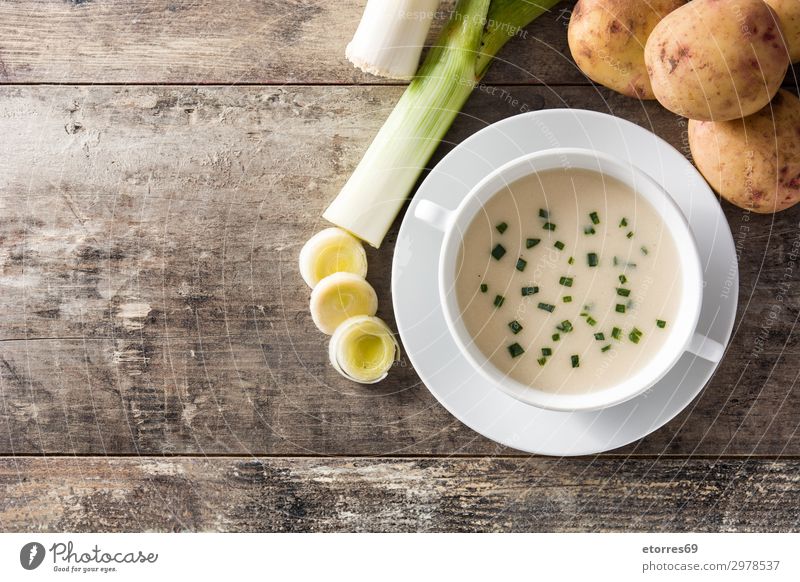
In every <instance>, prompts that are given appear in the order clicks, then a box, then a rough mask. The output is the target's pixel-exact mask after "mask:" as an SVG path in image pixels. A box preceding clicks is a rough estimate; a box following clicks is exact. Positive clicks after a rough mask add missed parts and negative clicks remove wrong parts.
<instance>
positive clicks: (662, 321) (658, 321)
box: [656, 319, 667, 329]
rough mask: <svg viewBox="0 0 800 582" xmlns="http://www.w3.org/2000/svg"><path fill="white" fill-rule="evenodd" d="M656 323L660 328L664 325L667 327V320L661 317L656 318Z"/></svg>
mask: <svg viewBox="0 0 800 582" xmlns="http://www.w3.org/2000/svg"><path fill="white" fill-rule="evenodd" d="M656 325H657V326H658V327H660V328H661V329H664V328H665V327H667V322H666V321H664V320H663V319H656Z"/></svg>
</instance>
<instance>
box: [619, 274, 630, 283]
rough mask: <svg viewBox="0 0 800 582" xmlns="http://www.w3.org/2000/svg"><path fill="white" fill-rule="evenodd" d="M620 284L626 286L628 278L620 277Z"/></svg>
mask: <svg viewBox="0 0 800 582" xmlns="http://www.w3.org/2000/svg"><path fill="white" fill-rule="evenodd" d="M619 282H620V283H622V284H623V285H624V284H625V283H627V282H628V278H627V277H626V276H625V275H620V276H619Z"/></svg>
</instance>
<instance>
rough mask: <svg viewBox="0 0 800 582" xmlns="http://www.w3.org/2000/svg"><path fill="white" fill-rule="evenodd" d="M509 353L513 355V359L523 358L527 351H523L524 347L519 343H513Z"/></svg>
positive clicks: (509, 347)
mask: <svg viewBox="0 0 800 582" xmlns="http://www.w3.org/2000/svg"><path fill="white" fill-rule="evenodd" d="M508 353H509V354H511V357H512V358H516V357H517V356H521V355H522V354H524V353H525V350H523V349H522V346H521V345H519V344H518V343H513V344H511V345H510V346H508Z"/></svg>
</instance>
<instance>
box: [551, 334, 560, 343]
mask: <svg viewBox="0 0 800 582" xmlns="http://www.w3.org/2000/svg"><path fill="white" fill-rule="evenodd" d="M550 337H551V338H553V341H554V342H557V341H558V340H560V339H561V334H560V333H554V334H553V335H551V336H550Z"/></svg>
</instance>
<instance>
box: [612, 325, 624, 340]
mask: <svg viewBox="0 0 800 582" xmlns="http://www.w3.org/2000/svg"><path fill="white" fill-rule="evenodd" d="M621 333H622V330H621V329H620V328H618V327H615V328H614V329H612V330H611V337H613V338H614V339H615V340H618V339H619V337H620V334H621Z"/></svg>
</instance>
